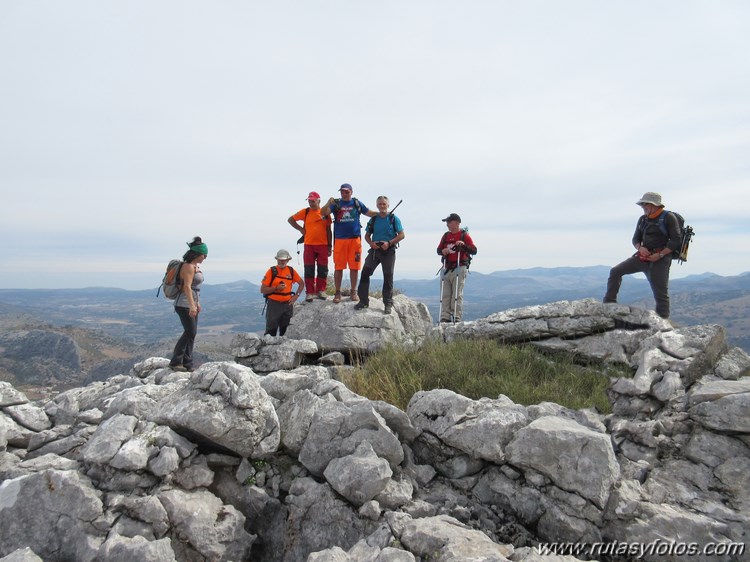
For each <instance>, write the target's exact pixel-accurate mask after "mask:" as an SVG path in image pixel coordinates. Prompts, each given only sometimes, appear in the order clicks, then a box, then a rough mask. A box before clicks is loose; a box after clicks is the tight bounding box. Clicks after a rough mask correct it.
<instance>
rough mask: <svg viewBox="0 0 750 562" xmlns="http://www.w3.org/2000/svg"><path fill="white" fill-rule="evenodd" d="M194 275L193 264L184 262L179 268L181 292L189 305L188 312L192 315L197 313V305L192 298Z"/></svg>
mask: <svg viewBox="0 0 750 562" xmlns="http://www.w3.org/2000/svg"><path fill="white" fill-rule="evenodd" d="M194 277H195V265H193V264H192V263H186V264H185V265H183V266H182V268H180V278H181V279H182V294H183V295H185V298H186V299H187V301H188V304H189V305H190V310H189V312H188V314H189V315H190V316H192V317H195V316H197V315H198V305H197V303H196V302H195V299H193V278H194Z"/></svg>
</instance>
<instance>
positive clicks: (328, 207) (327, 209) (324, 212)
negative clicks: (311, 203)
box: [320, 197, 336, 217]
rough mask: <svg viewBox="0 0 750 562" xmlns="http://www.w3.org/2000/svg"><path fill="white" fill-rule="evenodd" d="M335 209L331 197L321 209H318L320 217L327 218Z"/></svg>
mask: <svg viewBox="0 0 750 562" xmlns="http://www.w3.org/2000/svg"><path fill="white" fill-rule="evenodd" d="M335 208H336V200H335V199H334V198H333V197H331V198H330V199H328V201H326V204H325V205H323V207H322V208H321V209H320V216H321V217H327V216H328V215H330V214H331V213H332V212H333V210H334V209H335Z"/></svg>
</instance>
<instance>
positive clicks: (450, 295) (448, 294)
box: [170, 183, 681, 371]
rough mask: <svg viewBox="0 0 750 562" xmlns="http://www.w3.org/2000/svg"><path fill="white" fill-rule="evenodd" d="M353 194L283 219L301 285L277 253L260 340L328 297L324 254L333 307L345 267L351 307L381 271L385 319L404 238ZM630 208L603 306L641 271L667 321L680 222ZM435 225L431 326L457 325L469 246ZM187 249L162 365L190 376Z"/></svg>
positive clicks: (653, 199) (192, 290)
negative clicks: (625, 241)
mask: <svg viewBox="0 0 750 562" xmlns="http://www.w3.org/2000/svg"><path fill="white" fill-rule="evenodd" d="M353 191H354V190H353V189H352V186H351V185H350V184H348V183H345V184H343V185H342V186H341V187H340V188H339V193H340V194H341V197H340V198H338V199H335V198H333V197H331V198H330V199H328V201H327V202H326V203H325V205H323V206H321V198H320V194H319V193H317V192H315V191H311V192H310V193H309V194H308V196H307V204H308V206H307V207H306V208H304V209H301V210H299V211H298V212H296V213H295V214H293V215H291V216H290V217H289V218H288V222H289V224H290V225H291V226H292V227H293V228H295V229H296V230H298V231H299V232H300V233H301V235H302V236H301V237H300V240H299V242H300V243H304V253H303V263H304V272H303V274H304V279H303V277H301V276H300V275H299V273H298V272H296V271H295V270H294V269H293V268H292V267H290V266H289V262H290V260H291V259H292V256H291V254H290V253H289V252H288V251H287V250H283V249H282V250H279V251H278V252H277V253H276V256H275V259H276V265H274V266H272V267H270V268H269V269H268V271H266V273H265V275H264V277H263V280H262V281H261V286H260V292H261V294H262V295H263V296H264V297H265V298H266V326H265V334H268V335H272V336H276V335H279V336H283V335H284V334H285V333H286V330H287V327H288V326H289V323H290V321H291V319H292V315H293V314H294V304H295V303H296V302H297V300H298V299H299V297H300V296H301V295H302V293H303V292H305V294H306V296H305V300H306V301H307V302H312V301H314V300H316V299H318V300H327V299H328V296H327V293H326V290H327V283H328V271H329V270H328V258H329V257H331V256H333V265H334V273H333V282H334V289H335V292H334V295H333V303H336V304H338V303H340V302H341V301H342V291H341V285H342V281H343V277H344V270H346V269H348V270H349V279H350V284H351V292H350V299H351V301H352V302H355V303H356V304H355V306H354V308H355V309H356V310H362V309H365V308H368V307H369V305H370V301H369V290H370V277H371V276H372V274H373V273H374V272H375V270H376V269H377V268H378V266H381V267H382V273H383V288H382V295H383V305H384V309H383V312H384V314H391V311H392V309H393V272H394V268H395V264H396V249H397V248H398V245H399V243H400V242H401V241H403V240H404V238H405V237H406V233H405V232H404V228H403V225H402V224H401V220H400V219H399V218H398V217H397V216H396V215H395V214H394V213H393V211H390V210H389V209H390V201H389V200H388V197H386V196H385V195H381V196H380V197H378V198H377V200H376V206H377V211H375V210H374V209H370V208H368V207H367V206H366V205H365V204H364V203H362V202H361V201H360V200H358V199H357V198H355V197H353V196H352V194H353ZM636 204H637V205H639V206H641V208H642V209H643V215H642V216H641V217H640V218H639V220H638V224H637V225H636V230H635V233H634V234H633V238H632V242H633V246H634V247H635V249H636V252H635V254H633V255H632V256H631V257H629V258H627V259H626V260H625V261H623V262H621V263H620V264H618V265H616V266H614V267H613V268H612V269H611V270H610V275H609V279H608V281H607V290H606V294H605V296H604V299H603V301H604V302H605V303H614V302H617V294H618V292H619V289H620V285H621V284H622V278H623V276H624V275H628V274H633V273H638V272H642V273H645V275H646V278H647V279H648V282H649V284H650V285H651V289H652V292H653V294H654V299H655V300H656V312H657V313H658V314H659V315H660V316H661V317H663V318H668V317H669V291H668V285H669V271H670V267H671V263H672V259H671V256H670V254H673V253H676V252H679V251H680V245H681V229H680V224H679V222H678V221H677V219H676V218H675V216H674V214H673V213H669V212H666V211H665V209H664V205H663V204H662V202H661V195H659V194H658V193H654V192H647V193H645V194H644V195H643V197H641V199H640V200H638V201H637V203H636ZM396 206H398V205H396ZM394 210H395V208H394ZM363 215H364V216H366V217H368V218H369V221H368V222H367V225H366V227H365V237H364V238H365V243H366V244H367V246H368V249H367V255H366V257H365V259H364V265H362V233H361V229H362V226H361V223H360V217H362V216H363ZM442 222H444V223H446V227H447V231H446V232H445V233H444V234H443V235H442V237H441V239H440V242H439V244H438V246H437V254H438V255H439V256H440V257H441V261H442V267H441V270H440V275H441V281H440V287H441V288H440V299H441V302H440V318H439V321H440V322H459V321H461V318H462V314H463V287H464V282H465V279H466V274H467V270H468V266H469V264H470V262H471V258H472V256H474V255H475V254H476V253H477V246H476V244H475V243H474V241H473V240H472V238H471V236H470V234H469V233H468V231H467V229H462V228H461V217H460V216H459V215H458V214H456V213H450V214H449V215H448V216H447V217H446V218H444V219H442ZM331 226H333V232H331ZM187 245H188V247H189V250H188V251H187V252H186V253H185V255H184V256H183V262H184V265H183V267H182V268H181V269H180V272H179V277H180V281H181V287H182V288H181V293H180V295H179V296H178V298H177V299H176V300H175V311H176V312H177V314H178V316H179V318H180V321H181V323H182V327H183V334H182V336H181V337H180V338H179V340H178V341H177V344H176V345H175V349H174V353H173V355H172V360H171V362H170V367H171V368H172V369H173V370H176V371H192V370H193V368H194V365H193V345H194V342H195V336H196V334H197V332H198V314H199V313H200V310H201V307H200V299H199V295H200V284H201V283H202V282H203V274H202V273H201V271H200V264H201V263H202V262H203V261H204V260H205V259H206V257H207V256H208V247H207V246H206V244H205V243H204V242H203V240H202V239H201V238H200V237H199V236H196V237H195V238H194V239H193V240H192V241H191V242H188V243H187ZM675 255H676V254H675ZM185 266H187V267H185ZM360 269H361V270H362V276H361V279H360V276H359V272H360ZM358 282H359V285H357V283H358ZM295 285H296V287H295Z"/></svg>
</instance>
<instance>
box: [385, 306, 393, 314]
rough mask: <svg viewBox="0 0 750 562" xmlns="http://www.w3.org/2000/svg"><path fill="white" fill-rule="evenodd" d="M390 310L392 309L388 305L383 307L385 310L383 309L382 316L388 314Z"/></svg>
mask: <svg viewBox="0 0 750 562" xmlns="http://www.w3.org/2000/svg"><path fill="white" fill-rule="evenodd" d="M391 309H392V306H391V305H390V304H387V305H385V308H384V309H383V314H390V313H391Z"/></svg>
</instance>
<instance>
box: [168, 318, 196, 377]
mask: <svg viewBox="0 0 750 562" xmlns="http://www.w3.org/2000/svg"><path fill="white" fill-rule="evenodd" d="M174 311H175V312H176V313H177V316H179V317H180V322H181V323H182V329H183V332H182V335H181V336H180V339H179V340H177V344H176V345H175V346H174V351H173V352H172V360H171V361H170V362H169V364H170V365H171V366H172V367H178V366H180V365H182V366H183V367H185V368H187V369H192V368H193V345H194V344H195V336H196V335H197V334H198V315H197V314H196V315H195V316H190V309H189V308H185V307H184V306H175V307H174Z"/></svg>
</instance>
